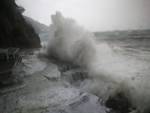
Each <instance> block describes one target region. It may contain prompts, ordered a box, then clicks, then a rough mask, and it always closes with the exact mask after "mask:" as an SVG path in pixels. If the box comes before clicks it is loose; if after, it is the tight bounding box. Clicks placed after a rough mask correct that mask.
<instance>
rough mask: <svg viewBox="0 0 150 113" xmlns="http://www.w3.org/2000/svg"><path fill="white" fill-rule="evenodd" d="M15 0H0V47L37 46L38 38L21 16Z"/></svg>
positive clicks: (21, 9) (20, 9) (38, 45)
mask: <svg viewBox="0 0 150 113" xmlns="http://www.w3.org/2000/svg"><path fill="white" fill-rule="evenodd" d="M22 12H23V8H20V7H18V6H17V5H16V3H15V0H1V1H0V48H7V47H18V48H39V47H40V39H39V37H38V35H37V34H36V33H35V31H34V29H33V28H32V27H31V25H29V24H28V23H27V22H26V21H25V19H24V18H23V16H22V14H21V13H22Z"/></svg>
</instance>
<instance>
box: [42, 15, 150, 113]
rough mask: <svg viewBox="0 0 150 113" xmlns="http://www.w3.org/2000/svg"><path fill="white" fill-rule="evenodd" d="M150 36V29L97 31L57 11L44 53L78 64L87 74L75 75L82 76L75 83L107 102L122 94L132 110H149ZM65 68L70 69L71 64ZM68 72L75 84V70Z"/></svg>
mask: <svg viewBox="0 0 150 113" xmlns="http://www.w3.org/2000/svg"><path fill="white" fill-rule="evenodd" d="M149 36H150V34H149V31H148V30H145V31H144V30H143V31H121V32H118V31H117V32H105V33H96V34H94V33H92V32H89V31H87V30H86V29H84V28H83V27H82V26H80V25H78V24H77V23H76V22H75V20H73V19H71V18H65V17H63V16H62V15H61V13H59V12H57V13H56V14H55V15H52V24H51V26H50V33H49V39H48V40H49V41H48V44H44V47H43V49H42V50H41V54H44V55H46V56H47V58H49V59H51V58H52V57H53V58H56V59H57V62H59V61H61V62H63V63H64V62H67V64H68V63H69V66H70V65H72V66H74V65H76V66H77V67H79V68H80V69H81V70H82V72H86V77H83V76H82V75H81V74H75V76H76V77H75V78H76V79H78V77H79V76H80V78H82V80H80V81H78V82H76V83H74V84H73V85H74V86H75V87H76V88H78V89H80V90H82V91H85V92H88V93H92V94H94V95H97V96H98V97H99V98H101V99H102V100H103V101H104V103H105V102H106V101H107V100H108V99H109V98H110V97H113V96H115V95H117V94H118V93H123V94H124V95H125V96H126V97H127V98H128V100H129V101H130V103H131V104H132V106H133V107H134V110H131V111H132V112H140V113H148V112H149V110H150V98H149V96H150V83H149V80H150V75H149V73H150V70H149V69H150V57H149V56H150V48H149V47H150V45H149V42H150V39H149ZM64 65H65V63H64ZM61 66H62V65H61ZM72 66H71V67H72ZM65 68H66V69H64V70H68V66H66V65H65ZM73 71H75V70H73ZM82 72H81V73H82ZM73 73H74V72H73ZM65 74H66V73H65ZM66 75H67V76H66V77H65V79H66V81H68V82H70V83H71V84H72V82H74V81H72V80H70V76H71V77H72V71H71V72H69V74H68V73H67V74H66ZM81 76H82V77H81ZM85 78H86V79H85Z"/></svg>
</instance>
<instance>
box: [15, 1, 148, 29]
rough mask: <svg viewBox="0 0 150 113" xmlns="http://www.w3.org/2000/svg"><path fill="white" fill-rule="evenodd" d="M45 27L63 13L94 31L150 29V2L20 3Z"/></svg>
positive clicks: (27, 12)
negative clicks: (52, 17) (59, 12)
mask: <svg viewBox="0 0 150 113" xmlns="http://www.w3.org/2000/svg"><path fill="white" fill-rule="evenodd" d="M16 1H17V3H18V4H19V5H21V6H23V7H24V8H25V9H26V11H25V13H24V14H25V15H26V16H29V17H32V18H33V19H35V20H38V21H40V22H42V23H44V24H47V25H49V24H50V23H51V20H50V15H51V14H54V13H55V12H56V11H61V12H62V14H63V15H64V16H66V17H72V18H74V19H75V20H76V21H77V22H78V23H79V24H81V25H83V26H84V27H85V28H87V29H89V30H91V31H101V30H122V29H146V28H150V0H16Z"/></svg>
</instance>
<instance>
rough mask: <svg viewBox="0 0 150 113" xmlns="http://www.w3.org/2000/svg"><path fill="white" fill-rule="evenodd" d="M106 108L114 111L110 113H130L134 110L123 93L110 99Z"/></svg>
mask: <svg viewBox="0 0 150 113" xmlns="http://www.w3.org/2000/svg"><path fill="white" fill-rule="evenodd" d="M106 106H107V107H108V108H111V109H112V111H111V112H110V113H113V112H115V113H130V112H131V111H132V110H133V109H134V107H133V106H132V104H131V102H130V101H129V99H128V98H127V97H126V96H125V95H124V94H123V93H117V94H116V95H115V96H113V97H109V98H108V100H107V101H106Z"/></svg>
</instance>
